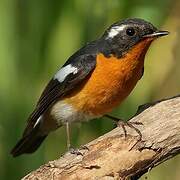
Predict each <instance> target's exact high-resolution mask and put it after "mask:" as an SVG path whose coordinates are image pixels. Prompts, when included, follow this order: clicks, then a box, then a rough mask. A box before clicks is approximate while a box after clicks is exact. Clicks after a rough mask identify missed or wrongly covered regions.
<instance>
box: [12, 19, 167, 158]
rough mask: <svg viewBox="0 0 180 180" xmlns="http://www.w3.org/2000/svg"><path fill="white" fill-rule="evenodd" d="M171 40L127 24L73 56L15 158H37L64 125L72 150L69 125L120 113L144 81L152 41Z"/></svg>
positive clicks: (147, 26)
mask: <svg viewBox="0 0 180 180" xmlns="http://www.w3.org/2000/svg"><path fill="white" fill-rule="evenodd" d="M167 34H168V32H167V31H159V30H158V29H157V28H156V27H154V26H153V25H152V24H151V23H149V22H147V21H145V20H142V19H137V18H134V19H126V20H123V21H119V22H116V23H114V24H112V25H111V26H110V27H109V28H108V29H107V30H106V31H105V32H104V34H103V35H102V36H101V37H100V38H99V39H97V40H95V41H92V42H90V43H89V44H87V45H85V46H84V47H82V48H81V49H80V50H78V51H77V52H76V53H74V54H73V55H72V56H71V57H70V58H69V59H68V60H67V62H66V63H65V64H64V65H63V66H62V67H61V68H60V69H59V71H58V72H57V73H56V74H55V75H54V77H53V78H52V79H51V80H50V82H49V83H48V85H47V86H46V88H45V90H44V91H43V93H42V95H41V96H40V99H39V101H38V102H37V105H36V107H35V109H34V111H33V112H32V114H31V115H30V116H29V118H28V122H27V127H26V129H25V131H24V133H23V136H22V138H21V139H20V141H19V142H18V143H17V144H16V146H15V147H14V148H13V150H12V151H11V154H12V155H13V156H14V157H15V156H19V155H21V154H23V153H33V152H34V151H36V149H37V148H38V147H39V146H40V144H41V143H42V142H43V140H44V139H45V138H46V137H47V135H48V134H49V133H50V132H51V131H54V130H56V129H57V128H59V127H61V126H63V125H65V126H66V130H67V137H68V138H67V142H68V147H70V137H69V124H70V123H73V122H82V121H88V120H90V119H93V118H97V117H102V116H105V115H107V113H109V112H111V110H112V109H113V108H115V107H117V106H118V105H119V104H120V103H121V102H122V101H123V100H124V99H125V98H126V97H127V96H128V95H129V94H130V92H131V91H132V90H133V88H134V87H135V85H136V83H137V82H138V80H140V79H141V77H142V75H143V72H144V58H145V54H146V52H147V50H148V48H149V46H150V44H151V43H152V41H153V40H155V39H157V38H158V37H161V36H164V35H167ZM107 117H109V118H112V119H116V118H114V117H112V116H110V115H107Z"/></svg>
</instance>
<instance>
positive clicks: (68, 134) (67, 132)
mask: <svg viewBox="0 0 180 180" xmlns="http://www.w3.org/2000/svg"><path fill="white" fill-rule="evenodd" d="M66 136H67V150H68V151H70V149H71V140H70V130H69V123H68V122H66Z"/></svg>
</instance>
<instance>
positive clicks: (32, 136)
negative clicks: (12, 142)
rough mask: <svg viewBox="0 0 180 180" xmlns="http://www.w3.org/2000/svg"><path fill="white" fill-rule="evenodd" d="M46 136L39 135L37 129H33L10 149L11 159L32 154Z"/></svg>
mask: <svg viewBox="0 0 180 180" xmlns="http://www.w3.org/2000/svg"><path fill="white" fill-rule="evenodd" d="M46 136H47V135H39V133H38V131H37V129H36V128H35V129H33V130H32V131H31V132H30V133H29V134H28V135H26V136H24V137H22V138H21V139H20V140H19V142H18V143H17V144H16V146H15V147H14V148H13V149H12V151H11V154H12V155H13V157H16V156H19V155H21V154H24V153H33V152H34V151H36V150H37V148H38V147H39V146H40V145H41V143H42V142H43V140H44V139H45V138H46Z"/></svg>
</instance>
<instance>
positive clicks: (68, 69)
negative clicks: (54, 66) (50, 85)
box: [54, 64, 78, 82]
mask: <svg viewBox="0 0 180 180" xmlns="http://www.w3.org/2000/svg"><path fill="white" fill-rule="evenodd" d="M77 72H78V68H77V67H74V66H72V65H71V64H68V65H67V66H65V67H62V68H61V69H60V70H59V71H58V72H57V73H56V74H55V76H54V79H57V80H58V81H59V82H63V81H64V80H65V78H66V77H67V76H68V75H69V74H71V73H73V74H76V73H77Z"/></svg>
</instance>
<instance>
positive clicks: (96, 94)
mask: <svg viewBox="0 0 180 180" xmlns="http://www.w3.org/2000/svg"><path fill="white" fill-rule="evenodd" d="M149 44H150V42H146V41H142V42H141V43H139V44H138V45H136V46H135V47H134V48H133V49H132V50H131V51H130V52H129V53H128V54H127V55H126V56H124V57H123V58H121V59H117V58H116V57H114V56H111V57H110V58H107V57H105V56H104V55H103V54H99V55H97V59H96V60H97V64H96V68H95V69H94V71H93V72H92V74H91V75H90V76H89V77H88V78H87V79H86V80H84V82H83V83H82V84H81V85H80V86H79V87H78V88H76V89H74V90H73V91H72V92H71V93H70V94H69V95H68V96H67V97H66V98H65V101H66V102H67V103H70V104H72V105H73V107H75V108H76V109H78V110H81V111H84V112H86V113H91V114H93V115H103V114H105V113H107V112H110V111H111V110H112V109H113V108H114V107H116V106H117V105H118V104H120V103H121V102H122V101H123V100H124V98H125V97H127V96H128V95H129V93H130V92H131V91H132V89H133V88H134V86H135V85H136V83H137V81H138V80H139V79H140V77H141V75H142V68H143V64H144V56H145V53H146V50H147V49H148V46H149ZM145 47H146V48H145Z"/></svg>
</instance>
